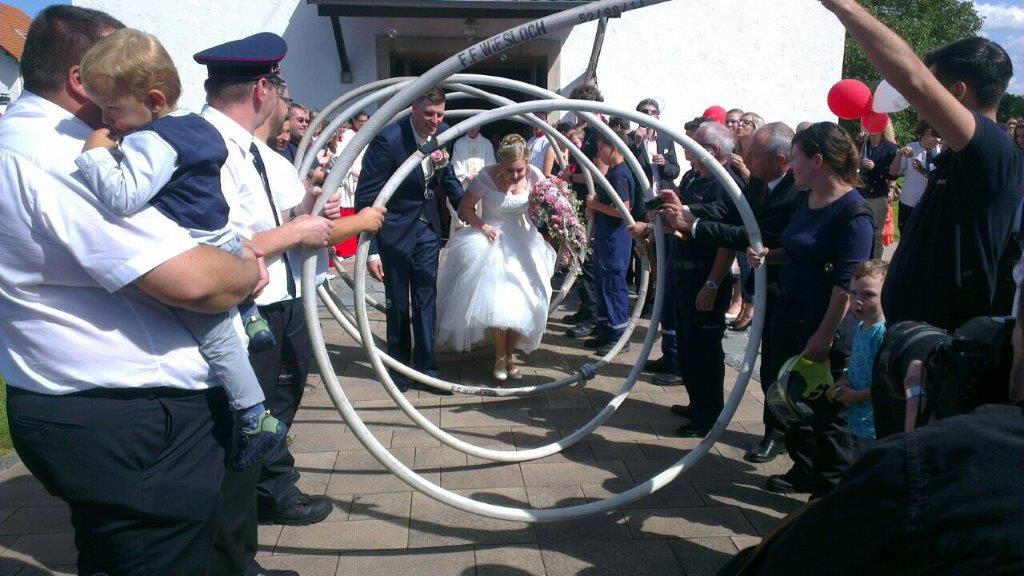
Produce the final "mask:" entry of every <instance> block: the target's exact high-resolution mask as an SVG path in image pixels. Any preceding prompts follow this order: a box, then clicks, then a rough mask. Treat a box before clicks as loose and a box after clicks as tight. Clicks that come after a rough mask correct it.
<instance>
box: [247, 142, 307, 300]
mask: <svg viewBox="0 0 1024 576" xmlns="http://www.w3.org/2000/svg"><path fill="white" fill-rule="evenodd" d="M249 152H250V153H251V154H252V164H253V166H255V167H256V171H257V172H259V173H260V178H261V179H263V190H264V191H265V192H266V193H267V200H268V201H269V202H270V211H271V212H273V214H274V223H276V224H277V226H278V227H280V226H281V215H280V214H278V213H277V205H276V204H274V195H273V194H272V193H271V192H270V180H269V179H267V167H266V166H265V165H264V164H263V157H262V156H260V151H259V148H257V147H256V143H255V142H253V143H252V144H250V145H249ZM281 258H282V259H283V260H284V271H285V274H287V275H288V295H289V296H291V297H292V298H295V294H296V290H295V277H294V276H292V266H291V263H290V262H288V251H287V250H286V251H284V252H282V253H281Z"/></svg>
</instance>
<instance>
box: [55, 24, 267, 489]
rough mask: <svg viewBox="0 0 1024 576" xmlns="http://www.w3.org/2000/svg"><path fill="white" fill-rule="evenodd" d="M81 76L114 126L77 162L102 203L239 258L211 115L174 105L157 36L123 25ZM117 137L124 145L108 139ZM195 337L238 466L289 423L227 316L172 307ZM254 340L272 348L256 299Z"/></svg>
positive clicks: (248, 312)
mask: <svg viewBox="0 0 1024 576" xmlns="http://www.w3.org/2000/svg"><path fill="white" fill-rule="evenodd" d="M80 72H81V75H82V82H83V84H84V85H85V89H86V92H87V93H88V95H89V98H90V99H91V100H92V101H93V102H94V103H95V104H96V105H97V106H99V107H100V109H101V111H102V112H103V123H104V124H106V125H107V126H109V129H102V130H97V131H96V132H94V133H93V134H92V135H91V136H90V137H89V138H88V139H87V140H86V142H85V148H84V151H83V153H82V154H81V155H80V156H79V157H78V158H77V159H76V160H75V162H76V164H77V165H78V168H79V170H80V171H81V174H82V176H83V177H84V178H85V180H86V182H87V183H88V185H89V187H90V188H91V189H92V191H93V192H94V193H95V194H96V197H97V198H98V199H99V200H100V202H101V203H102V204H104V205H105V206H107V207H108V208H109V209H110V210H111V211H113V212H115V213H117V214H120V215H129V214H132V213H135V212H138V211H139V210H142V209H144V208H146V207H147V206H152V207H154V208H156V209H157V210H159V211H160V212H161V213H163V214H164V215H165V216H167V217H168V218H170V219H171V220H174V221H175V222H177V223H178V224H179V225H181V226H182V227H183V228H186V229H188V230H189V232H190V233H191V235H192V237H193V238H195V239H196V240H197V241H199V242H202V243H204V244H210V245H214V246H217V247H219V248H221V249H222V250H225V251H227V252H231V253H232V254H235V255H236V256H241V255H242V241H241V239H240V238H239V236H238V235H237V234H236V233H235V232H234V231H233V229H232V228H231V227H230V226H229V225H228V204H227V201H226V200H225V199H224V194H223V192H222V190H221V185H220V182H221V181H220V171H221V167H222V166H223V165H224V161H225V160H226V159H227V155H228V152H227V148H226V146H225V144H224V139H223V137H222V136H221V135H220V133H219V132H217V130H216V129H215V128H214V127H213V126H212V125H211V124H209V123H208V122H207V121H206V120H204V119H203V118H202V117H201V116H199V115H197V114H193V113H190V112H187V111H184V110H179V109H177V108H176V103H177V100H178V96H179V95H180V93H181V82H180V80H179V79H178V73H177V70H176V69H175V67H174V63H173V62H172V61H171V58H170V56H168V54H167V52H166V51H165V50H164V48H163V46H161V45H160V42H159V41H157V39H156V38H154V37H153V36H151V35H149V34H145V33H143V32H139V31H137V30H131V29H123V30H118V31H116V32H114V33H112V34H110V35H109V36H107V37H106V38H104V39H103V40H101V41H100V42H98V43H96V45H95V46H93V48H92V49H90V50H89V52H87V53H86V55H85V57H84V58H83V59H82V63H81V66H80ZM112 136H113V137H120V143H118V142H116V141H115V140H113V139H112ZM171 310H172V311H173V312H174V314H175V316H177V317H178V319H180V320H181V321H182V323H184V324H185V326H186V327H187V328H188V329H189V331H190V332H191V333H192V335H193V336H194V337H195V339H196V340H197V342H198V343H199V349H200V351H201V352H202V353H203V356H204V357H205V358H206V360H207V361H208V363H209V364H210V369H211V371H212V372H213V374H214V376H215V377H216V378H217V379H218V380H220V382H221V383H222V385H223V386H224V390H225V392H226V393H227V396H228V400H229V402H230V405H231V408H232V410H234V411H236V412H237V413H238V415H239V419H240V421H241V426H240V428H239V436H238V446H237V448H238V449H237V451H236V453H235V456H234V457H233V458H232V460H231V465H232V467H234V468H236V469H242V468H246V467H249V466H251V465H253V464H255V463H257V462H259V461H260V460H262V459H263V457H264V456H265V455H266V453H267V452H268V451H269V450H270V449H271V448H273V447H274V446H275V445H276V444H277V443H279V442H281V441H282V440H283V439H284V436H285V434H286V432H287V427H286V426H285V425H284V423H282V422H280V421H279V420H278V419H277V418H275V417H274V416H272V415H271V414H270V412H269V411H267V410H266V408H265V407H264V405H263V402H264V395H263V391H262V389H261V388H260V384H259V381H258V380H257V379H256V374H255V373H254V372H253V369H252V365H251V364H250V363H249V357H248V353H247V351H246V349H245V347H244V346H243V344H242V341H241V339H240V338H239V336H238V334H237V333H236V332H235V330H234V327H233V326H232V320H231V316H230V315H229V313H226V312H225V313H221V314H202V313H198V312H192V311H189V310H185V309H182V308H175V307H171ZM239 312H240V313H241V315H242V318H243V320H244V322H245V324H246V332H247V334H248V335H249V337H250V347H252V348H253V349H254V350H258V349H265V348H266V347H268V346H267V345H268V342H267V340H266V338H267V337H269V338H270V341H269V345H270V346H273V344H274V340H273V335H272V334H271V332H270V330H269V327H268V326H267V323H266V321H265V320H263V319H262V318H261V317H260V316H259V313H258V312H257V311H256V306H255V304H254V303H253V302H252V301H249V302H246V303H244V304H242V305H240V306H239Z"/></svg>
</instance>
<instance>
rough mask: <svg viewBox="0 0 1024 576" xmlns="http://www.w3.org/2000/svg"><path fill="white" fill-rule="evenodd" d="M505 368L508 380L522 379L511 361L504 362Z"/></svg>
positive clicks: (521, 375) (517, 368) (520, 373)
mask: <svg viewBox="0 0 1024 576" xmlns="http://www.w3.org/2000/svg"><path fill="white" fill-rule="evenodd" d="M505 366H506V367H507V368H508V370H507V372H508V379H509V380H522V379H523V373H522V372H520V371H519V366H517V365H516V364H513V363H512V360H509V361H508V362H506V363H505Z"/></svg>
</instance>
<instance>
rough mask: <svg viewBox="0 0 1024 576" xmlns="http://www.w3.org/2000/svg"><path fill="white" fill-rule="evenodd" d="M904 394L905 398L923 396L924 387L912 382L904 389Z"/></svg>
mask: <svg viewBox="0 0 1024 576" xmlns="http://www.w3.org/2000/svg"><path fill="white" fill-rule="evenodd" d="M904 394H906V396H907V400H910V399H911V398H916V397H918V396H924V388H923V387H922V386H921V385H920V384H914V385H913V386H910V387H909V388H906V389H905V390H904Z"/></svg>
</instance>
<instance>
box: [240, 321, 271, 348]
mask: <svg viewBox="0 0 1024 576" xmlns="http://www.w3.org/2000/svg"><path fill="white" fill-rule="evenodd" d="M245 333H246V335H247V336H249V351H250V352H263V351H264V350H270V349H271V348H273V347H274V344H276V343H277V342H276V341H275V340H274V333H273V332H271V331H270V325H269V324H267V321H266V320H264V319H263V317H262V316H260V315H258V314H257V315H255V316H251V317H249V318H247V319H246V320H245Z"/></svg>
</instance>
